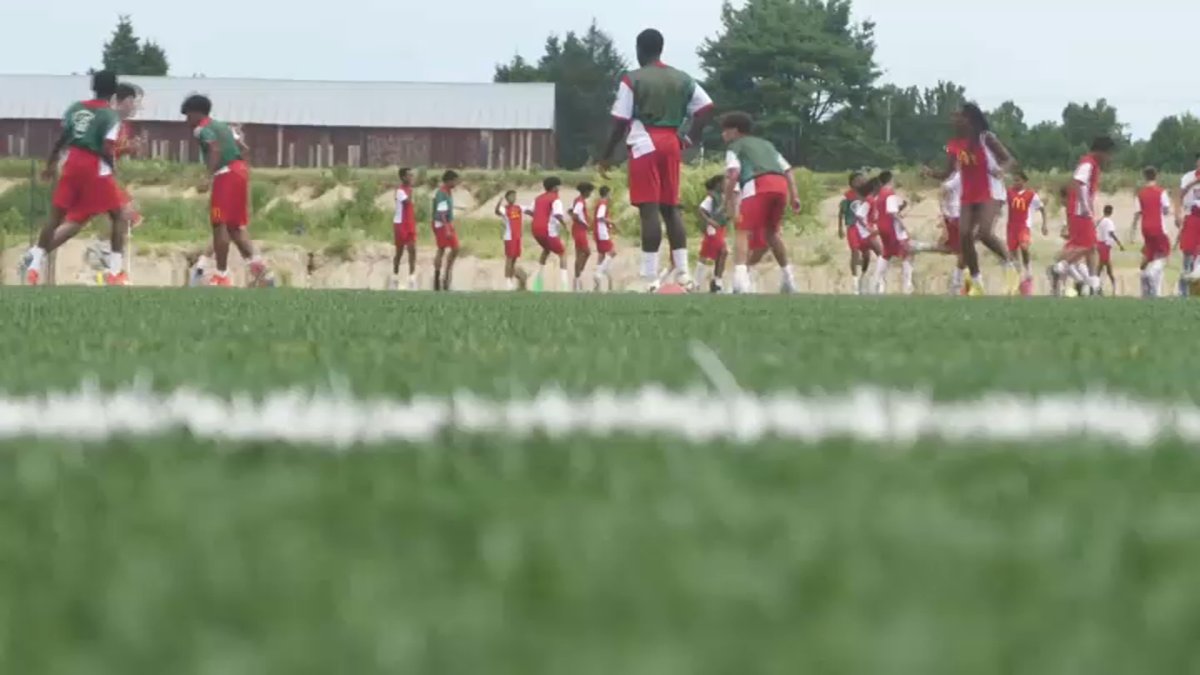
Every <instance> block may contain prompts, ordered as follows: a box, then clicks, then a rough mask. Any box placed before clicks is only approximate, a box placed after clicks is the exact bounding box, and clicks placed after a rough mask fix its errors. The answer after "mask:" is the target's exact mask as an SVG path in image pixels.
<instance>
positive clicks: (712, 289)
mask: <svg viewBox="0 0 1200 675" xmlns="http://www.w3.org/2000/svg"><path fill="white" fill-rule="evenodd" d="M724 291H725V284H724V282H722V281H721V280H720V279H713V280H712V281H710V282H709V284H708V292H709V293H717V294H719V293H722V292H724Z"/></svg>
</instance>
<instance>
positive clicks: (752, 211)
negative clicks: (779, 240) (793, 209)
mask: <svg viewBox="0 0 1200 675" xmlns="http://www.w3.org/2000/svg"><path fill="white" fill-rule="evenodd" d="M758 180H762V178H759V179H758ZM787 199H788V196H787V193H786V192H758V193H756V194H754V195H753V196H751V197H749V198H747V199H743V200H742V204H741V216H740V218H739V220H738V224H737V227H738V229H741V230H749V231H751V232H754V231H755V230H762V232H763V233H764V234H771V233H773V232H778V231H779V226H780V224H782V223H783V214H784V212H785V211H786V210H787Z"/></svg>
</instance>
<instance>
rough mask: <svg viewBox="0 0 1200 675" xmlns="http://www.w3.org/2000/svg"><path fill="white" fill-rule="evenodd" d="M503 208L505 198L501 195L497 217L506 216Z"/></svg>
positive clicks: (498, 201) (497, 202)
mask: <svg viewBox="0 0 1200 675" xmlns="http://www.w3.org/2000/svg"><path fill="white" fill-rule="evenodd" d="M503 207H504V196H503V195H501V196H500V199H498V200H497V201H496V215H497V216H501V217H503V216H504V212H503V211H501V208H503Z"/></svg>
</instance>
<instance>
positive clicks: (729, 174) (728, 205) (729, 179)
mask: <svg viewBox="0 0 1200 675" xmlns="http://www.w3.org/2000/svg"><path fill="white" fill-rule="evenodd" d="M737 184H738V170H737V169H730V170H728V171H726V172H725V215H726V216H728V217H729V222H731V223H736V222H737V217H738V191H737Z"/></svg>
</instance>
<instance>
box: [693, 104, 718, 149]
mask: <svg viewBox="0 0 1200 675" xmlns="http://www.w3.org/2000/svg"><path fill="white" fill-rule="evenodd" d="M714 112H716V108H714V107H713V106H711V105H709V106H705V107H703V108H701V109H700V110H697V111H696V114H694V115H692V124H691V126H690V127H688V133H687V142H688V145H699V144H700V141H701V140H703V134H704V127H706V126H708V123H709V122H710V121H711V120H712V116H713V113H714Z"/></svg>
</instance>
